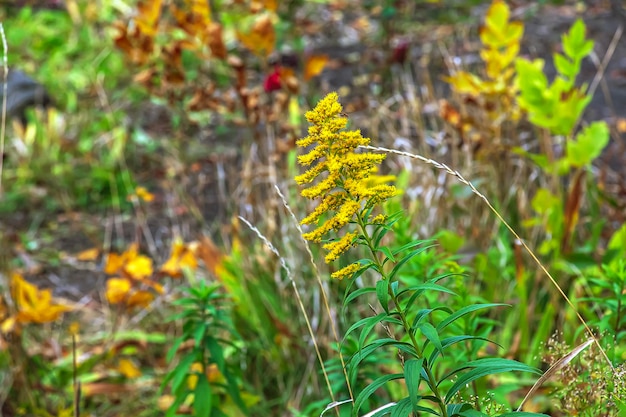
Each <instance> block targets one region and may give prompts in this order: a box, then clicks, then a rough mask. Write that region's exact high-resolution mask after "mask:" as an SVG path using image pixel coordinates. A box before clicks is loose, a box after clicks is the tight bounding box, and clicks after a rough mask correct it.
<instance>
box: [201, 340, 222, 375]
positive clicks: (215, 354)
mask: <svg viewBox="0 0 626 417" xmlns="http://www.w3.org/2000/svg"><path fill="white" fill-rule="evenodd" d="M205 346H206V348H207V349H208V350H209V352H210V353H211V360H212V361H213V362H215V364H216V365H217V369H219V370H220V372H224V369H225V368H226V364H225V361H224V351H223V349H222V346H221V345H220V344H219V342H218V341H217V339H215V338H214V337H208V338H206V340H205Z"/></svg>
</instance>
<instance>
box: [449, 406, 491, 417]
mask: <svg viewBox="0 0 626 417" xmlns="http://www.w3.org/2000/svg"><path fill="white" fill-rule="evenodd" d="M446 410H447V412H448V416H450V417H454V416H460V415H466V414H464V413H470V414H467V415H471V416H476V417H479V416H480V417H482V416H487V414H484V413H481V412H479V411H477V410H475V409H474V408H473V407H472V406H471V405H470V404H467V403H463V404H448V406H447V407H446Z"/></svg>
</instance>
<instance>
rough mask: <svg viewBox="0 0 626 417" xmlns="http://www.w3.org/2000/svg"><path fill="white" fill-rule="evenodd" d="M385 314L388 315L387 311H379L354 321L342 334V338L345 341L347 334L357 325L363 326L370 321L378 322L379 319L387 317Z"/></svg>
mask: <svg viewBox="0 0 626 417" xmlns="http://www.w3.org/2000/svg"><path fill="white" fill-rule="evenodd" d="M387 315H388V314H387V313H380V314H378V315H376V316H374V317H365V318H362V319H360V320H359V321H357V322H356V323H354V324H352V326H350V327H349V328H348V330H346V334H345V335H344V336H343V340H344V341H345V340H346V339H347V338H348V336H350V334H351V333H352V332H353V331H355V330H356V329H358V328H359V327H361V326H364V325H366V324H367V323H369V322H371V321H374V323H378V322H380V321H381V320H383V319H384V318H385V317H387Z"/></svg>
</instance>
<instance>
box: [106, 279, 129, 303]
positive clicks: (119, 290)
mask: <svg viewBox="0 0 626 417" xmlns="http://www.w3.org/2000/svg"><path fill="white" fill-rule="evenodd" d="M130 289H131V283H130V281H129V280H127V279H126V278H110V279H109V280H108V281H107V288H106V293H105V295H106V299H107V301H108V302H109V303H111V304H119V303H122V302H124V301H125V300H126V298H127V297H128V293H129V292H130Z"/></svg>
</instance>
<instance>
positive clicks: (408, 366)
mask: <svg viewBox="0 0 626 417" xmlns="http://www.w3.org/2000/svg"><path fill="white" fill-rule="evenodd" d="M423 366H424V359H423V358H420V359H410V360H408V361H406V362H405V364H404V382H405V383H406V388H407V390H408V391H409V400H410V404H411V408H412V410H413V412H415V413H417V405H418V402H419V400H420V398H421V396H420V395H419V388H420V380H421V372H422V368H423Z"/></svg>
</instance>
